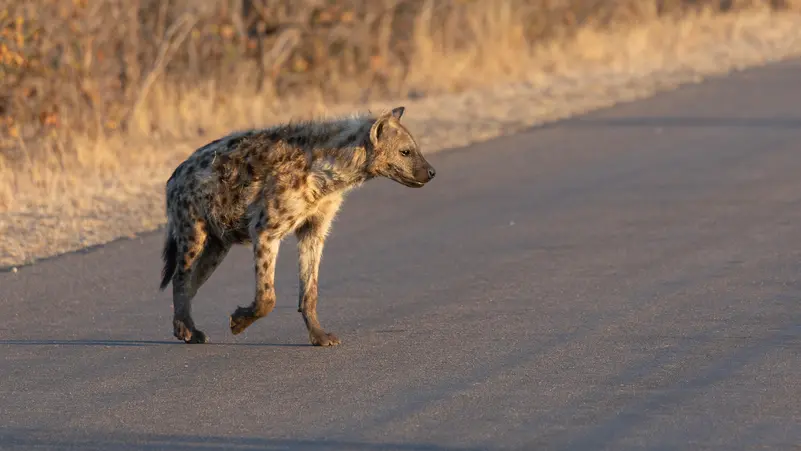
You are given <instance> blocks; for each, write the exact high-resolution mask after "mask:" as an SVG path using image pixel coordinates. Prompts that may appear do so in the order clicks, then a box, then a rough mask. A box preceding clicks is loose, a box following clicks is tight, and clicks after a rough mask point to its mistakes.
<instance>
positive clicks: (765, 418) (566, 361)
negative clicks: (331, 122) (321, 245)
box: [0, 61, 801, 451]
mask: <svg viewBox="0 0 801 451" xmlns="http://www.w3.org/2000/svg"><path fill="white" fill-rule="evenodd" d="M407 114H410V115H413V114H414V111H412V110H409V111H407ZM430 161H431V162H432V164H434V165H435V167H436V168H437V170H438V175H437V178H436V179H435V180H434V181H433V182H432V183H431V184H430V185H429V186H427V187H426V188H423V189H419V190H415V189H408V188H404V187H402V186H400V185H397V184H394V183H392V182H389V181H386V182H384V181H378V182H372V183H370V184H368V185H366V186H364V187H363V188H362V189H360V190H359V191H357V192H355V193H353V194H352V195H351V196H350V197H349V199H348V201H347V202H346V203H345V205H344V208H343V210H342V214H341V216H340V217H339V219H338V221H337V222H336V224H335V226H334V229H333V233H332V235H331V237H330V240H329V241H328V244H327V247H326V250H325V254H324V258H323V263H322V267H321V285H320V306H319V312H320V316H321V321H322V323H323V325H324V326H325V327H326V328H327V329H328V330H330V331H332V332H335V333H337V334H338V335H339V337H340V338H341V339H342V340H343V343H342V344H341V345H340V346H338V347H335V348H315V347H311V346H309V345H308V342H307V336H306V332H305V328H304V325H303V321H302V319H301V317H300V314H299V313H297V312H296V310H295V308H296V292H295V290H296V289H297V279H296V275H295V268H296V261H297V260H296V258H297V256H296V251H295V240H294V238H290V239H288V240H287V241H285V242H284V244H283V246H282V248H281V253H280V254H279V265H278V271H277V275H276V283H277V287H278V306H277V307H276V309H275V310H274V311H273V313H272V314H271V315H270V316H269V317H267V318H265V319H262V320H260V321H259V322H257V323H256V324H254V325H253V326H251V327H250V328H249V329H248V330H247V331H246V332H245V333H244V334H242V335H240V336H236V337H234V336H232V335H231V334H230V332H228V330H227V325H228V319H227V315H228V314H229V313H231V312H232V311H233V309H234V308H235V307H236V306H237V305H245V304H247V303H248V302H250V299H251V296H252V291H253V286H252V278H253V275H252V273H251V268H252V265H251V260H250V254H249V250H248V249H246V248H239V249H236V251H235V252H233V253H232V254H231V255H230V256H229V258H228V259H227V260H226V261H225V262H224V264H223V265H222V267H221V268H220V269H219V270H218V271H217V272H216V273H215V274H214V275H213V276H212V278H211V279H210V280H209V282H208V283H207V284H206V285H205V286H204V287H203V289H202V290H201V292H200V293H199V295H198V297H197V299H196V301H195V304H194V305H195V307H194V315H195V319H196V321H197V322H198V324H199V327H201V329H203V330H204V331H206V332H207V333H208V334H209V336H210V339H211V340H212V341H213V343H212V344H209V345H193V346H190V345H185V344H182V343H180V342H178V341H177V340H174V339H173V337H172V328H171V323H170V319H171V303H170V302H171V301H170V297H169V290H168V291H167V292H164V293H160V292H158V291H157V285H158V282H159V271H160V268H161V263H160V259H159V258H160V256H159V252H160V250H161V244H162V233H161V232H158V233H154V234H149V235H147V236H145V237H143V238H142V239H134V240H125V241H118V242H115V243H111V244H109V245H107V246H104V247H101V248H98V249H94V250H92V251H90V252H84V253H77V254H71V255H66V256H62V257H59V258H55V259H52V260H48V261H44V262H41V263H39V264H37V265H35V266H31V267H25V268H22V269H21V270H20V271H19V272H18V273H16V274H14V273H10V272H6V273H2V274H0V298H2V303H1V304H0V356H2V360H0V449H3V450H23V449H25V450H27V449H37V450H39V449H73V450H107V449H131V450H157V449H165V450H179V451H180V450H188V449H203V450H245V449H268V450H277V449H308V450H340V449H352V450H379V449H381V450H383V449H388V450H426V451H445V450H473V449H475V450H495V449H526V450H535V449H553V450H596V449H609V450H628V449H659V450H670V449H676V450H712V449H714V450H740V449H749V450H751V449H770V450H789V449H792V450H798V449H799V448H801V302H799V298H801V280H799V276H801V62H800V61H793V62H788V63H782V64H778V65H774V66H771V67H768V68H762V69H757V70H750V71H747V72H744V73H739V74H735V75H733V76H731V77H729V78H726V79H723V80H716V81H711V82H708V83H704V84H700V85H692V86H688V87H685V88H682V89H679V90H677V91H674V92H671V93H666V94H663V95H659V96H656V97H654V98H652V99H649V100H646V101H641V102H636V103H631V104H626V105H622V106H619V107H615V108H611V109H608V110H605V111H599V112H596V113H593V114H589V115H586V116H583V117H580V118H577V119H573V120H568V121H563V122H559V123H556V124H553V125H550V126H546V127H542V128H538V129H534V130H531V131H530V132H526V133H521V134H517V135H514V136H508V137H503V138H500V139H496V140H493V141H491V142H487V143H483V144H480V145H475V146H472V147H469V148H465V149H458V150H454V151H447V152H442V153H437V154H433V155H432V156H431V157H430Z"/></svg>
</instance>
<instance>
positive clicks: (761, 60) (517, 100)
mask: <svg viewBox="0 0 801 451" xmlns="http://www.w3.org/2000/svg"><path fill="white" fill-rule="evenodd" d="M679 28H680V29H677V30H675V36H673V41H677V42H679V43H681V44H682V45H680V46H678V47H680V49H681V50H680V51H676V50H675V49H676V48H677V46H676V45H675V43H674V44H673V46H672V47H671V50H670V51H667V50H665V51H660V49H659V48H654V49H653V51H643V49H638V51H636V52H634V51H631V50H630V49H629V53H631V54H636V55H638V57H637V58H611V59H610V58H607V56H608V55H598V58H597V59H596V60H595V61H593V60H587V59H586V58H585V59H583V60H581V61H576V64H575V66H574V67H570V68H569V69H568V70H562V71H559V72H558V73H533V74H531V76H530V77H529V79H528V80H525V81H522V82H520V83H515V84H505V85H497V86H493V87H491V88H487V89H482V90H473V91H467V92H463V93H459V94H452V95H443V96H436V97H427V98H422V99H415V100H410V99H402V100H397V101H394V102H385V103H381V104H370V105H341V106H338V107H335V108H331V109H330V110H329V111H328V113H329V114H339V113H345V112H349V111H352V110H353V109H357V108H358V109H365V108H369V109H371V110H379V109H383V108H388V107H391V106H394V105H400V104H402V105H405V106H406V107H407V110H406V115H405V116H404V121H405V123H406V124H407V125H408V126H409V128H410V129H411V130H412V132H413V133H415V135H416V136H417V137H418V140H419V142H420V143H421V145H422V147H423V151H424V152H425V153H432V152H437V151H440V150H443V149H448V148H454V147H460V146H464V145H467V144H470V143H474V142H477V141H482V140H486V139H489V138H492V137H496V136H499V135H502V134H508V133H514V132H516V131H519V130H521V129H524V128H527V127H531V126H534V125H538V124H543V123H546V122H551V121H555V120H559V119H563V118H567V117H570V116H573V115H577V114H582V113H585V112H587V111H591V110H594V109H598V108H602V107H607V106H611V105H614V104H617V103H620V102H627V101H632V100H637V99H642V98H645V97H649V96H651V95H653V94H655V93H657V92H661V91H666V90H670V89H673V88H675V87H677V86H679V85H681V84H685V83H697V82H700V81H702V80H703V79H704V78H705V77H709V76H723V75H725V74H727V73H729V72H731V71H735V70H741V69H744V68H747V67H755V66H761V65H765V64H768V63H771V62H774V61H780V60H783V59H788V58H792V57H796V56H799V55H801V14H790V13H787V14H768V13H763V12H759V13H753V14H749V15H745V16H739V17H736V18H709V19H706V22H705V21H698V22H696V23H694V24H693V25H692V27H690V28H687V29H681V27H679ZM644 32H647V31H644ZM690 35H692V36H691V37H690ZM682 40H684V41H682ZM638 42H642V43H646V44H647V42H648V40H646V39H639V40H637V39H631V36H627V37H621V45H632V44H633V43H635V44H636V43H638ZM685 42H686V43H690V42H691V43H692V45H689V44H685ZM643 45H645V44H643ZM623 53H625V52H623ZM212 139H214V137H208V136H207V137H204V138H203V139H198V140H194V141H192V142H184V143H180V144H178V145H175V146H171V147H169V150H165V151H163V152H161V155H162V161H163V164H159V165H156V166H153V165H152V164H143V165H142V166H141V167H138V166H136V165H133V166H131V167H127V168H124V170H122V171H120V172H119V173H118V174H115V177H114V178H101V177H97V176H93V175H92V174H86V176H85V177H83V178H81V182H80V183H76V184H75V185H74V186H72V187H69V188H68V189H64V190H63V191H59V192H58V193H47V195H41V193H35V192H26V191H24V190H21V192H19V193H17V196H16V199H15V205H16V207H15V208H12V209H11V210H10V211H6V212H2V213H0V268H13V267H14V266H19V265H23V264H30V263H33V262H35V261H36V260H37V259H41V258H46V257H50V256H54V255H58V254H61V253H64V252H69V251H74V250H78V249H81V248H85V247H87V246H92V245H98V244H102V243H106V242H109V241H112V240H114V239H117V238H120V237H126V236H132V235H134V234H137V233H141V232H146V231H151V230H154V229H157V228H159V227H160V226H161V225H162V224H163V223H164V188H163V187H164V183H165V182H166V180H167V178H168V177H169V174H170V173H171V172H172V170H173V168H174V167H175V165H177V164H178V163H179V162H180V161H181V160H182V159H183V158H185V157H186V155H187V154H189V153H190V152H191V151H192V150H193V149H194V148H196V147H198V146H200V145H202V144H204V143H205V142H207V141H210V140H212ZM599 150H602V149H599ZM132 151H136V150H132ZM140 151H142V152H144V151H143V150H140ZM152 151H153V150H149V152H152Z"/></svg>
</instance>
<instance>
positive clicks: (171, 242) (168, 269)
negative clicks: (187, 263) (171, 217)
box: [159, 227, 178, 291]
mask: <svg viewBox="0 0 801 451" xmlns="http://www.w3.org/2000/svg"><path fill="white" fill-rule="evenodd" d="M161 258H162V260H164V269H162V270H161V285H160V286H159V290H161V291H164V289H165V288H166V287H167V284H169V283H170V280H172V276H173V274H174V273H175V267H176V265H177V258H178V243H177V242H176V241H175V238H174V237H173V235H172V230H171V229H170V228H169V227H168V228H167V239H166V240H165V242H164V250H163V251H162V253H161Z"/></svg>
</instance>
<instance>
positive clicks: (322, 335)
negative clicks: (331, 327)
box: [309, 329, 341, 346]
mask: <svg viewBox="0 0 801 451" xmlns="http://www.w3.org/2000/svg"><path fill="white" fill-rule="evenodd" d="M309 340H310V341H311V344H312V345H314V346H336V345H338V344H339V343H341V342H340V341H339V338H337V336H336V335H334V334H333V333H328V332H326V331H324V330H322V329H312V330H311V331H310V332H309Z"/></svg>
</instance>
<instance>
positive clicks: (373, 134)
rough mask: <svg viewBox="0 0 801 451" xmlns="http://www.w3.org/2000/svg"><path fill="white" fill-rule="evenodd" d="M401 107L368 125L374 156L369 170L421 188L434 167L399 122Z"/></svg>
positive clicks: (427, 180)
mask: <svg viewBox="0 0 801 451" xmlns="http://www.w3.org/2000/svg"><path fill="white" fill-rule="evenodd" d="M404 109H405V108H404V107H402V106H401V107H397V108H395V109H393V110H392V111H391V112H389V113H385V114H383V115H381V116H379V117H378V119H376V121H375V123H374V124H373V126H372V127H371V128H370V143H371V144H372V147H373V152H374V153H373V158H372V161H371V163H370V168H369V170H370V172H371V173H373V174H374V175H379V176H384V177H387V178H388V179H390V180H394V181H396V182H398V183H400V184H402V185H405V186H408V187H410V188H420V187H422V186H423V185H425V184H426V183H428V182H429V181H431V179H433V178H434V175H436V171H435V170H434V167H433V166H431V165H430V164H429V163H428V161H426V159H425V158H424V157H423V154H422V153H420V148H419V147H418V145H417V142H416V141H415V140H414V137H412V134H411V133H409V130H407V129H406V127H404V126H403V125H402V124H401V123H400V118H401V116H403V111H404Z"/></svg>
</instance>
